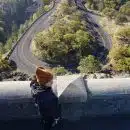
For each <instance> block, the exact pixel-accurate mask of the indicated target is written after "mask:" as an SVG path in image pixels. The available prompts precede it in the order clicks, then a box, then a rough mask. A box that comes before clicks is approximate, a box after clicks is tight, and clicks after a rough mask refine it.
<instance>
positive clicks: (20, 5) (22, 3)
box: [0, 0, 32, 43]
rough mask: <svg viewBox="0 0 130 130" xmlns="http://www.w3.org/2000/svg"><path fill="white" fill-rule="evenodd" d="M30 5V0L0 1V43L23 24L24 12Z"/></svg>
mask: <svg viewBox="0 0 130 130" xmlns="http://www.w3.org/2000/svg"><path fill="white" fill-rule="evenodd" d="M31 4H32V0H19V1H18V0H0V6H1V9H0V21H1V22H0V23H1V24H0V25H1V32H0V35H1V36H0V42H2V43H5V42H6V40H7V39H8V38H9V36H10V35H11V33H12V32H15V31H16V30H17V29H18V28H19V26H20V24H23V23H24V22H25V20H26V12H25V10H26V8H27V7H28V6H29V5H31Z"/></svg>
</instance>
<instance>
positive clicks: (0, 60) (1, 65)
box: [0, 54, 10, 70]
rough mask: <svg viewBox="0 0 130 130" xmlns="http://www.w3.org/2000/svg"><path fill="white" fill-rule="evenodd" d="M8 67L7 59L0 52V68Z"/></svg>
mask: <svg viewBox="0 0 130 130" xmlns="http://www.w3.org/2000/svg"><path fill="white" fill-rule="evenodd" d="M9 67H10V66H9V63H8V61H7V60H5V59H3V58H2V54H0V70H5V69H8V68H9Z"/></svg>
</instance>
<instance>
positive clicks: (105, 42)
mask: <svg viewBox="0 0 130 130" xmlns="http://www.w3.org/2000/svg"><path fill="white" fill-rule="evenodd" d="M75 2H76V4H77V6H78V7H79V8H80V9H81V10H83V11H84V12H85V17H86V19H87V21H88V23H89V25H88V26H90V28H91V29H92V31H94V32H93V36H94V37H96V38H97V39H98V40H99V41H100V43H101V45H102V46H104V48H105V49H107V50H110V49H111V47H112V41H111V37H110V36H109V34H108V33H107V32H105V31H104V30H103V28H102V27H101V26H100V25H99V17H100V16H98V15H97V14H95V13H93V12H92V11H91V12H90V11H88V9H86V7H85V6H84V5H83V0H75Z"/></svg>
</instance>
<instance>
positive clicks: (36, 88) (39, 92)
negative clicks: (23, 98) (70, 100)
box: [30, 67, 61, 130]
mask: <svg viewBox="0 0 130 130" xmlns="http://www.w3.org/2000/svg"><path fill="white" fill-rule="evenodd" d="M52 84H53V75H52V74H51V73H50V72H49V71H47V70H45V69H44V68H43V67H38V68H37V69H36V75H34V76H33V79H32V81H31V83H30V87H31V93H32V97H33V98H34V102H35V106H37V107H38V111H39V113H40V116H41V123H42V124H43V127H44V130H50V129H51V128H52V127H54V126H56V125H57V124H58V122H59V120H60V119H61V109H60V104H59V101H58V97H57V96H56V95H55V94H54V92H53V90H52Z"/></svg>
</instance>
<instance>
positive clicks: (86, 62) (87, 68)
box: [78, 55, 101, 73]
mask: <svg viewBox="0 0 130 130" xmlns="http://www.w3.org/2000/svg"><path fill="white" fill-rule="evenodd" d="M100 69H101V66H100V62H99V61H98V60H97V59H96V58H95V57H94V56H92V55H89V56H88V57H85V58H83V59H81V61H80V63H79V67H78V70H80V72H81V73H95V72H96V71H99V70H100Z"/></svg>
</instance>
